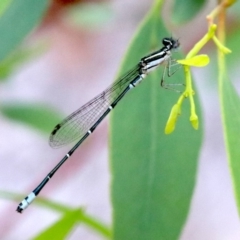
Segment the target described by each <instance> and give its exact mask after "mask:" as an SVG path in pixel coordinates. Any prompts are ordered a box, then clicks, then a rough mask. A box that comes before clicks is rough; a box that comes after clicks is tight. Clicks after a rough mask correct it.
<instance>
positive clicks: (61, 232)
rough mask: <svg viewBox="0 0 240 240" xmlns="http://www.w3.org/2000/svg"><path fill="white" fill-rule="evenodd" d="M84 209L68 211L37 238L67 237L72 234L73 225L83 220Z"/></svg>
mask: <svg viewBox="0 0 240 240" xmlns="http://www.w3.org/2000/svg"><path fill="white" fill-rule="evenodd" d="M81 218H82V210H81V209H76V210H72V211H68V212H66V213H65V214H64V215H63V217H62V218H61V219H60V220H59V221H57V222H56V223H54V224H53V225H52V226H51V227H49V228H48V229H46V230H45V231H44V232H42V233H41V234H40V235H38V236H37V237H35V238H33V239H35V240H46V239H53V238H54V239H66V238H67V236H68V235H70V233H71V231H72V230H73V227H74V226H75V225H76V224H77V223H78V222H79V220H81Z"/></svg>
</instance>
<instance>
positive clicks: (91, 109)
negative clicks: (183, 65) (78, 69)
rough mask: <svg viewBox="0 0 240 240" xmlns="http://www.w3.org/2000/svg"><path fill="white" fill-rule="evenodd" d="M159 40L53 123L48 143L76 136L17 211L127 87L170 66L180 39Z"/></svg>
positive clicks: (68, 139) (59, 144)
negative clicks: (156, 46) (158, 44)
mask: <svg viewBox="0 0 240 240" xmlns="http://www.w3.org/2000/svg"><path fill="white" fill-rule="evenodd" d="M162 44H163V47H162V48H161V49H160V50H158V51H156V52H154V53H152V54H150V55H148V56H146V57H143V58H142V59H141V60H140V62H139V63H138V64H137V65H136V66H135V67H134V68H133V69H132V70H130V71H129V72H127V73H126V74H125V75H124V76H123V77H121V78H119V79H118V80H117V81H116V82H114V83H113V84H112V85H111V86H110V87H109V88H107V89H106V90H105V91H104V92H102V93H101V94H99V95H98V96H97V97H95V98H94V99H92V100H91V101H89V102H88V103H86V104H85V105H83V106H82V107H81V108H79V109H78V110H76V111H75V112H73V113H72V114H71V115H69V116H68V117H67V118H66V119H64V120H63V121H62V122H61V123H59V124H57V125H56V127H55V128H54V129H53V131H52V133H51V136H50V146H51V147H53V148H54V147H60V146H63V145H65V144H67V143H70V142H72V141H74V140H77V139H78V142H77V143H76V144H75V145H74V147H73V148H72V149H71V150H70V151H69V152H68V153H67V154H66V155H65V156H64V158H63V159H62V160H61V161H60V162H59V163H58V164H57V165H56V166H55V167H54V168H53V169H52V171H51V172H50V173H49V174H48V175H47V176H46V177H45V178H44V179H43V181H42V182H41V183H40V184H39V185H38V186H37V187H36V188H35V189H34V190H33V191H32V192H31V193H30V194H29V195H28V196H27V197H26V198H25V199H24V200H23V201H22V202H21V203H20V204H19V205H18V207H17V211H18V212H19V213H21V212H22V211H23V210H24V209H26V208H27V207H28V206H29V204H30V203H31V202H32V201H33V200H34V198H35V197H36V196H37V195H38V194H39V193H40V191H41V190H42V189H43V187H44V186H45V185H46V184H47V182H48V181H49V180H50V178H52V176H53V175H54V174H55V173H56V172H57V170H58V169H59V168H60V167H61V166H62V165H63V163H64V162H65V161H67V159H68V158H69V157H70V156H71V155H72V154H73V153H74V151H75V150H76V149H77V148H78V147H79V146H80V145H81V143H82V142H83V141H84V140H85V139H86V138H87V137H88V136H89V135H90V134H91V133H92V132H93V131H94V130H95V128H96V127H97V126H98V125H99V123H100V122H101V121H102V120H103V119H104V118H105V117H106V116H107V115H108V113H109V112H110V111H111V110H112V109H113V108H114V107H115V106H116V105H117V103H118V102H119V101H120V100H121V99H122V98H123V97H124V96H125V94H126V93H127V92H128V91H129V90H131V89H132V88H134V87H136V86H137V85H138V84H139V83H140V82H141V81H142V80H143V79H144V78H145V77H146V76H147V74H148V73H149V72H150V71H152V70H154V69H156V68H157V67H158V66H159V65H161V64H163V63H166V64H167V66H168V67H169V64H170V62H171V50H174V49H176V48H178V47H179V41H178V40H176V39H173V38H164V39H163V40H162Z"/></svg>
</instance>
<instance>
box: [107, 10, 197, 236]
mask: <svg viewBox="0 0 240 240" xmlns="http://www.w3.org/2000/svg"><path fill="white" fill-rule="evenodd" d="M155 7H156V6H154V7H153V9H152V10H151V11H150V12H149V14H148V15H147V16H146V18H145V20H144V22H143V23H142V24H141V25H140V27H139V29H138V31H137V34H136V35H135V38H134V40H133V41H132V43H131V45H130V47H129V51H128V53H127V55H126V57H125V61H124V62H123V66H122V68H121V71H120V74H119V75H121V73H123V72H125V71H126V69H127V68H128V66H131V63H132V62H137V59H139V58H140V57H141V56H144V55H146V53H147V52H149V51H150V49H151V48H152V47H153V46H154V47H155V46H159V45H160V44H159V42H158V41H159V40H160V39H161V37H162V36H169V35H170V34H169V33H167V32H166V29H165V28H164V26H163V24H162V22H161V21H159V17H158V11H159V8H155ZM157 9H158V10H157ZM160 34H161V36H160ZM174 57H175V56H174ZM160 78H161V73H159V72H158V73H153V74H152V75H151V76H149V77H148V78H147V79H146V81H145V82H143V83H142V84H141V86H139V87H138V88H136V89H134V91H133V92H131V93H130V94H129V96H126V97H125V98H124V99H123V100H122V101H121V103H120V104H119V106H118V107H117V108H116V109H115V110H114V112H113V114H112V119H111V120H112V121H111V141H110V149H111V171H112V176H113V180H112V203H113V238H114V239H177V238H178V237H179V235H180V233H181V230H182V227H183V225H184V223H185V221H186V218H187V214H188V211H189V206H190V201H191V198H192V194H193V189H194V185H195V179H196V169H197V159H198V155H199V151H200V146H201V139H202V130H201V129H200V130H199V131H194V130H193V129H192V128H191V127H190V126H189V122H188V119H187V115H186V109H188V106H186V105H185V106H183V110H182V116H181V120H180V122H179V124H178V126H177V131H176V132H174V134H173V135H171V136H166V135H164V126H165V123H166V120H167V117H168V114H169V110H170V109H171V106H172V104H173V102H174V99H175V98H176V95H175V94H172V93H171V92H169V91H166V90H165V89H160V84H159V80H160ZM171 81H172V82H184V79H183V78H182V79H181V78H180V77H179V75H178V76H176V75H175V76H172V77H171ZM197 109H198V110H199V111H200V106H199V103H197ZM200 122H202V121H201V120H200ZM186 173H187V174H186Z"/></svg>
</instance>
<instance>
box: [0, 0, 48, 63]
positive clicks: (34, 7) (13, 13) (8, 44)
mask: <svg viewBox="0 0 240 240" xmlns="http://www.w3.org/2000/svg"><path fill="white" fill-rule="evenodd" d="M48 4H49V1H48V0H41V1H39V0H12V1H11V3H10V5H9V6H8V7H7V9H6V11H5V12H4V13H3V14H2V15H1V18H0V36H1V37H0V61H2V60H3V59H4V58H5V57H6V56H7V55H8V54H9V53H11V52H12V51H13V49H14V48H15V47H16V46H17V45H18V44H19V43H21V41H22V40H23V39H24V38H25V37H26V35H27V34H29V33H30V31H31V30H32V29H33V28H34V27H35V26H36V25H37V24H38V23H39V22H40V20H41V18H42V16H43V14H44V13H45V11H46V9H47V6H48Z"/></svg>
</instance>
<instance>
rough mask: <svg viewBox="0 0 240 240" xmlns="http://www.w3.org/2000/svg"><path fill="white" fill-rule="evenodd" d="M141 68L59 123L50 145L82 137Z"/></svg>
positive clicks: (62, 143)
mask: <svg viewBox="0 0 240 240" xmlns="http://www.w3.org/2000/svg"><path fill="white" fill-rule="evenodd" d="M139 69H140V67H139V65H137V66H136V67H135V68H133V69H132V70H131V71H129V72H128V73H127V74H125V75H124V76H123V77H121V78H120V79H118V80H117V81H116V82H114V83H113V84H112V85H111V86H110V87H108V88H107V89H106V90H105V91H103V92H102V93H101V94H99V95H98V96H96V97H95V98H93V99H92V100H90V101H89V102H87V103H86V104H84V105H83V106H82V107H81V108H79V109H78V110H76V111H75V112H73V113H72V114H71V115H69V116H68V117H67V118H65V119H64V120H63V121H62V122H61V123H59V124H57V125H56V127H55V128H54V129H53V131H52V133H51V135H50V139H49V144H50V146H51V147H53V148H58V147H61V146H63V145H66V144H68V143H71V142H73V141H75V140H77V139H81V138H82V137H83V135H84V134H85V133H86V132H87V131H88V130H89V129H90V128H91V126H93V124H94V123H95V122H96V121H97V120H98V119H99V118H100V116H101V115H102V114H103V113H104V112H105V111H106V110H107V109H108V107H109V106H110V105H111V104H112V103H113V102H114V101H115V99H116V98H117V97H118V96H119V95H120V93H121V92H122V91H123V90H124V89H125V88H126V87H127V86H128V84H129V83H130V82H131V81H132V80H133V79H134V78H135V77H136V76H137V75H138V74H139Z"/></svg>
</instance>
